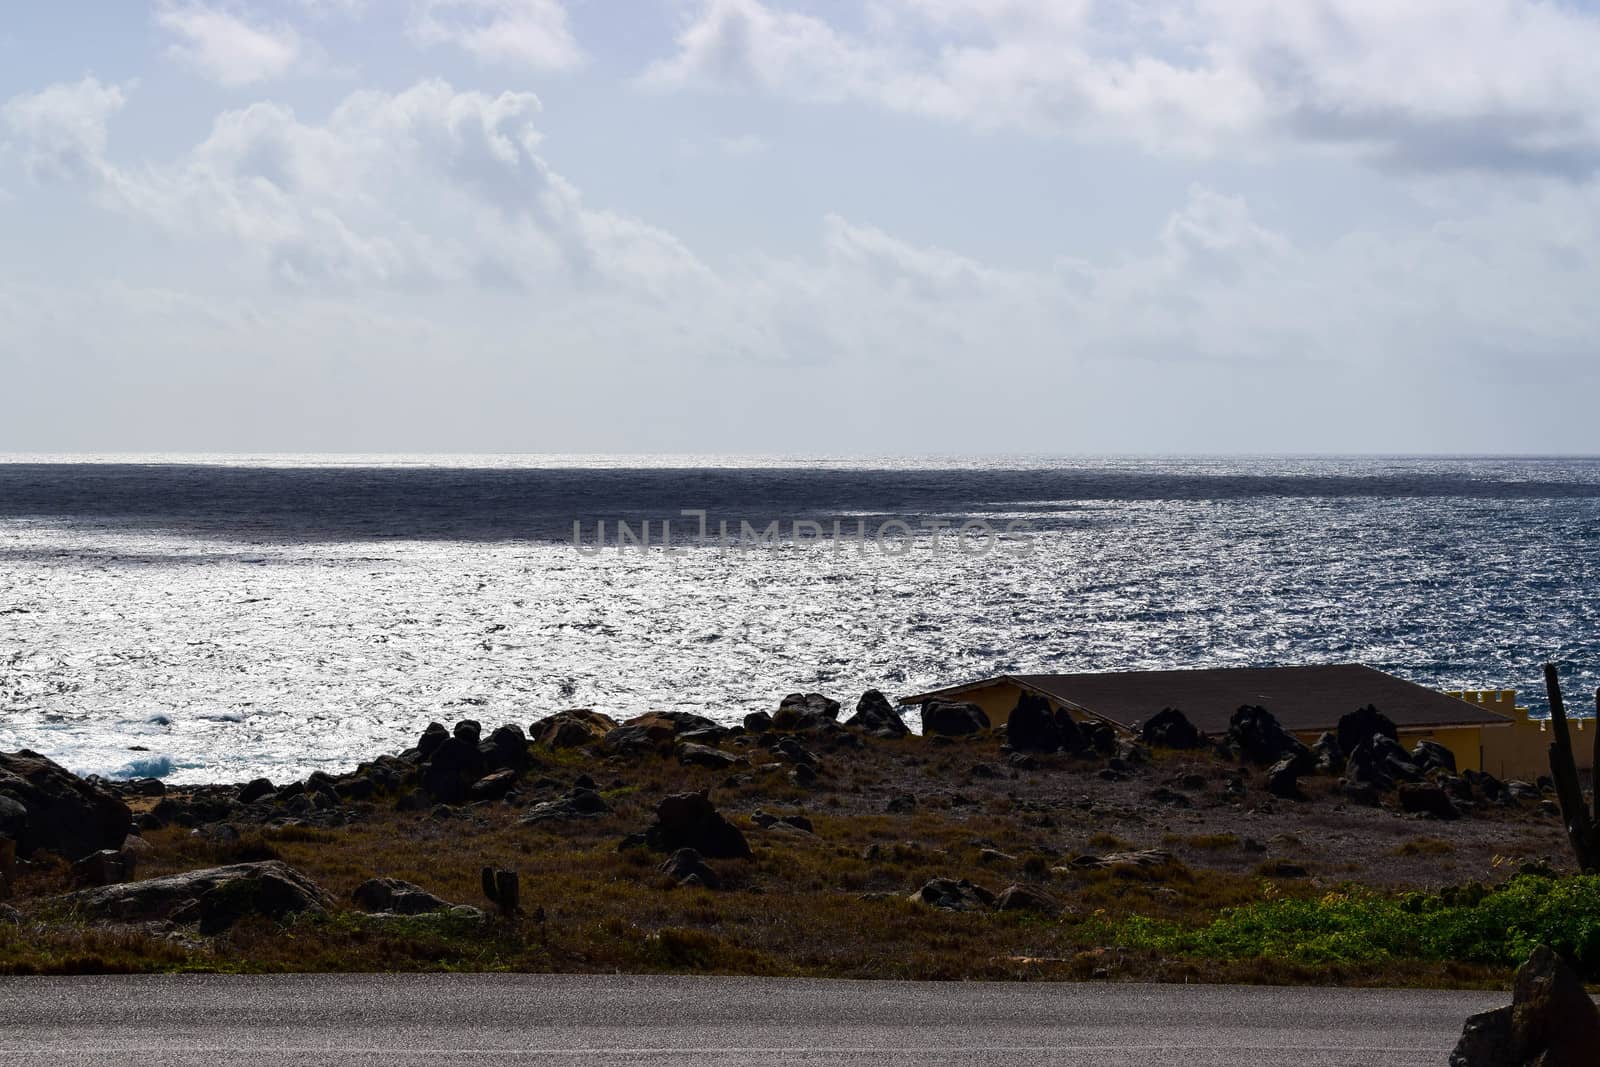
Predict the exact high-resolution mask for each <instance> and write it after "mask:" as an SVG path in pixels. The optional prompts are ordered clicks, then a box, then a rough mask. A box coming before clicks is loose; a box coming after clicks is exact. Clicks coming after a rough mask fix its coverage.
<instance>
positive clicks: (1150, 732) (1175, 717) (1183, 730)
mask: <svg viewBox="0 0 1600 1067" xmlns="http://www.w3.org/2000/svg"><path fill="white" fill-rule="evenodd" d="M1139 740H1141V741H1143V742H1144V743H1145V744H1147V745H1149V746H1150V747H1151V748H1199V747H1200V746H1201V745H1204V744H1205V743H1206V739H1205V736H1204V735H1203V734H1201V733H1200V731H1199V730H1198V729H1196V728H1195V725H1194V723H1192V722H1190V721H1189V716H1187V715H1185V714H1184V713H1183V712H1182V711H1180V710H1178V709H1177V708H1162V709H1161V710H1160V711H1158V712H1156V713H1155V714H1154V715H1152V716H1150V717H1149V718H1148V719H1146V720H1145V721H1144V724H1143V725H1141V726H1140V727H1139Z"/></svg>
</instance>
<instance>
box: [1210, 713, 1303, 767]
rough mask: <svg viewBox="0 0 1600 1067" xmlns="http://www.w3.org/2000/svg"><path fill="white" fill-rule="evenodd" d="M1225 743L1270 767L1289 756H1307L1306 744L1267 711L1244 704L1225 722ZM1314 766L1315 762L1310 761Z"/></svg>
mask: <svg viewBox="0 0 1600 1067" xmlns="http://www.w3.org/2000/svg"><path fill="white" fill-rule="evenodd" d="M1226 740H1227V743H1228V744H1229V745H1231V746H1232V747H1234V748H1236V749H1238V750H1239V752H1240V754H1241V755H1243V756H1244V757H1245V758H1246V759H1248V760H1250V761H1251V762H1252V763H1259V764H1263V765H1265V764H1271V763H1277V762H1278V761H1279V760H1282V759H1285V758H1287V757H1291V756H1300V755H1306V756H1310V749H1308V748H1306V746H1305V743H1304V742H1302V741H1301V740H1300V739H1299V738H1297V737H1295V736H1294V735H1293V734H1291V733H1289V732H1288V731H1287V730H1285V729H1284V728H1283V726H1282V724H1280V723H1279V722H1278V719H1277V716H1275V715H1273V714H1272V712H1270V711H1268V710H1267V709H1266V708H1263V707H1258V706H1253V705H1249V704H1246V705H1244V706H1242V707H1240V708H1239V710H1237V711H1235V712H1234V713H1233V715H1232V716H1231V717H1230V718H1229V719H1228V734H1227V739H1226ZM1312 762H1313V764H1314V763H1315V762H1316V761H1315V759H1314V758H1313V760H1312Z"/></svg>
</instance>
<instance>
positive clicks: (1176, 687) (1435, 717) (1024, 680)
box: [900, 663, 1594, 779]
mask: <svg viewBox="0 0 1600 1067" xmlns="http://www.w3.org/2000/svg"><path fill="white" fill-rule="evenodd" d="M1023 693H1032V694H1034V695H1037V696H1041V697H1044V698H1045V699H1046V700H1048V701H1049V702H1050V705H1051V707H1053V708H1055V709H1057V710H1065V711H1067V712H1068V713H1069V714H1070V715H1072V717H1073V718H1074V719H1078V720H1080V721H1082V720H1100V721H1103V722H1107V723H1110V724H1111V725H1112V726H1114V727H1116V728H1117V729H1118V730H1120V731H1123V732H1132V731H1133V730H1135V729H1137V728H1138V725H1139V724H1140V723H1141V722H1143V721H1144V720H1146V719H1148V718H1150V716H1152V715H1154V714H1156V713H1157V712H1159V711H1161V710H1162V709H1163V708H1177V709H1179V710H1181V711H1182V712H1183V713H1184V714H1185V715H1186V716H1188V718H1189V720H1190V721H1191V722H1193V723H1194V724H1195V726H1196V727H1198V728H1199V729H1200V730H1202V731H1204V732H1205V733H1208V734H1221V733H1224V732H1226V731H1227V729H1228V719H1229V717H1230V716H1232V715H1233V713H1234V712H1235V711H1236V710H1238V708H1239V707H1240V706H1242V705H1246V704H1252V705H1260V706H1261V707H1264V708H1266V709H1267V710H1268V711H1270V712H1272V714H1273V715H1275V716H1276V717H1277V719H1278V721H1279V722H1281V723H1282V724H1283V726H1284V729H1286V730H1288V731H1290V732H1291V733H1293V734H1295V736H1297V737H1299V738H1300V739H1301V740H1303V741H1305V742H1306V743H1308V744H1309V743H1311V742H1313V741H1315V740H1316V739H1317V737H1318V736H1320V735H1321V734H1322V733H1323V732H1324V731H1327V730H1333V729H1335V728H1337V726H1338V723H1339V718H1340V717H1341V716H1343V715H1345V714H1347V713H1349V712H1352V711H1355V710H1356V709H1357V708H1361V707H1365V706H1366V705H1368V704H1371V705H1373V706H1374V707H1376V708H1377V709H1378V710H1379V711H1381V712H1383V714H1385V715H1387V716H1388V717H1389V719H1390V720H1391V721H1392V722H1393V723H1394V724H1395V729H1396V730H1397V731H1398V733H1399V735H1400V742H1401V743H1402V744H1404V745H1405V746H1406V747H1407V748H1410V747H1411V746H1412V745H1414V744H1416V742H1418V741H1421V740H1424V739H1426V740H1431V741H1437V742H1439V743H1440V744H1442V745H1444V746H1445V747H1446V748H1448V749H1449V750H1450V751H1451V752H1453V753H1455V757H1456V767H1457V769H1459V770H1468V769H1471V770H1487V771H1489V772H1490V773H1491V774H1494V775H1496V776H1497V777H1502V778H1526V779H1532V778H1534V777H1537V776H1538V775H1540V774H1545V773H1548V769H1549V763H1548V759H1547V755H1546V753H1547V749H1548V746H1549V743H1550V735H1549V733H1548V732H1546V730H1545V724H1544V721H1543V720H1538V719H1532V718H1530V717H1529V715H1528V709H1527V708H1519V707H1517V704H1516V693H1515V692H1514V691H1512V690H1475V691H1468V692H1460V693H1440V692H1437V691H1435V690H1432V689H1428V688H1425V687H1424V686H1420V685H1417V684H1415V683H1413V682H1408V681H1406V680H1405V679H1403V678H1396V677H1395V676H1394V675H1392V674H1385V673H1384V672H1383V671H1379V670H1374V669H1373V668H1371V667H1367V666H1364V665H1362V664H1356V663H1345V664H1334V665H1330V666H1317V667H1230V668H1222V669H1215V670H1176V671H1116V672H1110V673H1100V674H1006V675H1000V676H997V677H994V678H985V679H983V680H981V681H976V682H969V683H967V684H965V685H956V686H950V687H949V688H945V689H937V690H934V691H932V692H928V693H918V694H916V695H914V696H908V697H902V698H901V699H900V703H901V704H905V705H911V704H922V703H925V702H926V701H929V700H961V701H968V702H971V703H974V704H977V705H978V706H979V707H981V708H983V710H984V712H985V713H987V714H988V716H989V721H990V722H992V723H994V724H995V725H997V726H998V725H999V724H1000V723H1002V722H1005V721H1006V719H1007V717H1009V716H1010V714H1011V709H1012V708H1014V707H1016V704H1017V699H1018V698H1019V697H1020V696H1022V694H1023ZM1591 723H1592V720H1591ZM1577 725H1578V727H1579V731H1578V733H1577V734H1575V736H1574V739H1573V740H1574V748H1576V749H1577V750H1578V754H1579V765H1580V768H1583V769H1587V768H1588V767H1589V766H1590V765H1591V762H1592V760H1591V750H1592V746H1591V744H1588V743H1580V741H1588V740H1590V739H1591V738H1590V735H1588V734H1587V733H1586V732H1585V731H1584V730H1583V724H1582V721H1581V720H1580V721H1579V722H1578V723H1577ZM1593 728H1594V727H1593V725H1591V726H1590V729H1593Z"/></svg>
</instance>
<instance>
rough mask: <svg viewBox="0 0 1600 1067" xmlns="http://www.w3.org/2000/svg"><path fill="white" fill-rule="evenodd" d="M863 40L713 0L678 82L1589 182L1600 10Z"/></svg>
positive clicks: (1366, 6)
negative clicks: (1334, 150)
mask: <svg viewBox="0 0 1600 1067" xmlns="http://www.w3.org/2000/svg"><path fill="white" fill-rule="evenodd" d="M869 10H870V13H871V14H870V17H869V18H867V19H866V20H865V21H864V23H863V25H862V26H861V27H859V28H844V27H841V26H837V25H834V24H832V23H830V22H829V21H827V20H825V19H824V18H822V17H819V16H818V15H814V14H810V13H807V12H803V11H799V10H793V9H790V8H788V7H784V6H781V5H780V4H779V3H776V2H767V0H705V2H704V3H703V5H702V6H701V8H700V9H699V11H698V13H697V14H696V15H695V16H694V17H693V18H691V19H690V20H689V21H688V22H687V23H686V24H685V25H684V27H683V28H682V30H681V32H680V33H679V35H678V38H677V41H676V47H675V50H674V52H673V54H671V55H670V56H668V57H667V58H665V59H663V60H661V61H659V62H657V63H655V64H653V65H652V66H650V67H649V68H648V69H647V70H646V72H645V74H644V75H643V81H644V82H645V83H646V84H649V85H653V86H657V87H661V88H683V87H688V86H720V87H735V88H746V89H757V90H761V91H765V92H771V93H777V94H782V95H786V96H793V97H799V98H802V99H809V100H816V101H844V100H861V101H867V102H870V103H873V104H876V105H878V106H881V107H883V108H886V109H889V110H892V111H897V112H904V113H909V114H917V115H923V116H928V117H932V118H938V119H945V120H950V121H955V122H960V123H963V124H967V125H970V126H974V127H979V128H995V127H1019V128H1022V129H1026V130H1030V131H1034V132H1039V133H1047V134H1060V133H1069V134H1075V135H1082V136H1089V137H1101V138H1114V139H1131V140H1133V141H1135V142H1137V143H1139V144H1141V145H1143V146H1145V147H1147V148H1149V149H1151V150H1155V151H1160V152H1177V153H1202V154H1203V153H1212V152H1219V151H1224V150H1250V149H1253V148H1257V147H1260V146H1263V145H1268V144H1272V143H1277V142H1283V141H1288V142H1292V143H1301V144H1307V145H1313V146H1332V147H1338V148H1342V149H1346V150H1352V151H1355V152H1357V153H1359V154H1362V155H1364V156H1366V157H1368V158H1370V159H1372V160H1374V161H1375V162H1377V163H1379V164H1381V165H1385V166H1390V167H1397V168H1414V169H1427V170H1441V169H1443V170H1455V169H1479V170H1515V171H1538V172H1551V173H1561V174H1568V173H1591V172H1593V171H1594V170H1595V169H1596V167H1597V166H1600V64H1596V63H1594V62H1593V56H1594V55H1595V54H1597V53H1600V13H1596V12H1594V11H1590V10H1585V9H1583V8H1579V7H1572V6H1568V5H1564V4H1555V3H1546V2H1539V0H1483V2H1480V3H1474V4H1469V5H1462V4H1459V3H1456V2H1454V0H1415V2H1411V3H1404V4H1394V3H1391V2H1389V0H1329V2H1325V3H1318V4H1301V5H1287V6H1286V5H1283V4H1279V3H1272V2H1270V0H1153V2H1150V3H1145V4H1139V5H1126V4H1118V3H1111V2H1109V0H1075V2H1073V3H1066V4H1024V3H1011V2H1006V3H979V2H976V0H878V2H877V3H876V4H874V5H873V6H872V7H871V8H870V9H869Z"/></svg>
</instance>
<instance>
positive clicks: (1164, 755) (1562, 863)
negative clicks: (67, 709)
mask: <svg viewBox="0 0 1600 1067" xmlns="http://www.w3.org/2000/svg"><path fill="white" fill-rule="evenodd" d="M923 722H924V731H925V732H924V734H922V735H915V734H912V733H911V732H910V731H909V730H908V729H907V728H906V726H905V724H904V722H903V721H902V720H901V718H900V716H899V714H898V713H897V712H896V710H895V708H894V707H893V705H891V704H890V702H889V701H888V700H887V699H886V698H885V697H884V696H883V694H881V693H879V692H877V691H875V690H874V691H869V692H867V693H865V694H863V695H862V696H861V697H860V699H859V700H858V701H857V702H856V704H855V707H854V710H853V713H848V714H847V713H846V712H845V709H843V708H842V707H841V705H840V704H839V703H838V702H837V701H835V700H832V699H830V698H828V697H826V696H824V695H822V694H817V693H809V694H792V695H790V696H789V697H786V698H784V699H783V700H782V701H780V702H779V703H778V706H777V707H776V708H775V709H774V710H773V711H772V712H770V713H768V712H757V713H754V714H752V715H750V716H748V717H747V718H746V720H745V722H744V723H743V724H742V725H740V726H734V727H726V726H721V725H718V724H716V723H714V722H712V721H711V720H709V719H706V718H703V717H700V716H696V715H691V714H686V713H667V712H663V713H653V714H648V715H643V716H639V717H636V718H634V719H630V720H627V721H625V722H618V721H615V720H613V719H611V718H610V717H608V716H606V715H604V714H602V713H600V712H597V711H593V710H588V709H576V710H572V711H565V712H560V713H558V714H555V715H551V716H548V717H545V718H542V719H539V720H537V721H535V722H532V723H530V724H529V725H528V726H527V727H526V728H524V727H523V726H521V725H519V724H505V725H501V726H499V727H497V728H494V729H492V730H488V729H485V727H484V726H483V724H480V723H478V722H475V721H472V720H463V721H461V722H458V723H455V724H454V725H453V726H446V725H444V724H442V723H430V724H428V726H427V727H426V728H425V729H424V730H423V731H422V732H421V733H420V735H419V736H418V738H417V741H416V743H415V744H414V745H412V746H411V747H409V748H407V749H406V750H404V751H402V752H399V753H393V754H384V755H380V756H377V757H376V758H374V759H372V760H370V761H368V762H364V763H362V764H361V765H360V766H358V767H357V768H355V769H354V770H352V771H351V772H349V773H347V774H341V775H329V774H323V773H317V774H312V775H311V776H309V777H308V778H306V779H304V780H302V781H295V782H287V783H274V782H271V781H267V780H265V779H260V780H256V781H252V782H246V783H234V784H225V785H223V784H219V785H211V786H198V787H182V788H178V787H171V788H169V787H167V786H166V785H164V784H163V783H161V782H160V781H158V780H154V779H147V780H136V781H128V782H108V781H103V780H99V779H87V780H85V779H79V778H77V777H75V776H73V775H71V774H70V773H68V772H67V771H65V770H63V769H62V768H60V767H58V766H56V765H55V764H53V763H51V762H50V761H49V760H48V759H46V758H45V757H43V756H40V755H38V754H35V753H29V752H21V753H13V754H3V753H0V861H3V863H0V892H3V893H6V894H7V895H8V896H9V897H10V899H9V901H8V902H6V903H5V904H4V905H3V909H4V910H3V911H0V971H3V970H11V971H29V970H33V971H38V970H52V969H54V970H60V969H67V968H69V967H71V966H77V967H79V968H80V969H82V968H87V969H95V968H104V969H170V968H173V967H207V968H213V967H215V968H240V969H302V968H310V969H341V968H349V969H364V968H367V967H370V966H377V965H378V964H379V963H380V961H381V962H383V963H384V965H386V966H398V967H401V968H409V967H417V966H421V967H427V966H440V965H449V966H465V967H469V968H470V967H473V966H481V967H487V968H495V967H503V966H523V967H534V968H538V969H556V970H564V969H573V970H584V969H595V968H610V967H628V968H637V969H690V970H722V971H744V972H748V973H815V974H841V975H863V976H864V975H899V976H918V977H989V976H992V977H1019V976H1020V977H1035V976H1038V977H1096V976H1100V977H1113V976H1130V977H1168V978H1173V977H1178V976H1182V977H1185V978H1187V977H1190V976H1191V975H1192V976H1197V977H1214V978H1228V979H1232V980H1270V981H1283V980H1289V981H1296V980H1334V981H1358V982H1359V981H1368V980H1374V981H1375V980H1380V979H1385V978H1386V979H1388V980H1391V981H1392V980H1395V977H1396V975H1399V976H1400V977H1401V978H1402V979H1406V980H1417V981H1427V982H1429V983H1438V982H1443V983H1445V984H1481V983H1493V982H1498V981H1503V980H1504V978H1505V976H1506V975H1507V974H1508V973H1509V966H1508V963H1507V961H1504V960H1490V959H1484V960H1472V959H1468V960H1441V959H1427V958H1419V959H1417V960H1412V961H1404V960H1402V961H1398V962H1397V961H1394V960H1386V961H1382V963H1381V965H1380V963H1379V961H1378V960H1373V961H1362V960H1359V959H1356V960H1339V959H1334V960H1328V961H1322V962H1318V961H1317V960H1316V959H1315V958H1314V957H1313V956H1308V955H1306V954H1305V953H1303V952H1295V951H1291V952H1288V953H1287V954H1286V955H1284V956H1283V957H1282V958H1277V959H1255V960H1251V959H1247V958H1242V959H1231V960H1230V959H1216V958H1209V959H1208V958H1206V957H1204V956H1202V955H1197V954H1195V953H1193V952H1185V953H1182V954H1175V953H1174V952H1171V951H1163V950H1159V949H1157V950H1151V949H1149V948H1147V947H1143V942H1141V940H1140V937H1141V936H1142V935H1140V934H1139V930H1140V929H1141V928H1140V927H1138V926H1137V924H1138V923H1139V922H1141V921H1148V920H1152V919H1154V920H1159V921H1160V922H1163V923H1167V924H1169V925H1171V926H1172V928H1173V929H1178V928H1180V927H1182V926H1184V924H1188V925H1189V926H1196V925H1197V924H1200V923H1202V922H1204V921H1207V920H1214V919H1215V918H1216V917H1217V916H1219V915H1222V914H1224V912H1225V909H1229V908H1238V907H1241V906H1242V907H1253V906H1257V905H1259V904H1262V903H1264V902H1265V903H1270V902H1272V901H1274V900H1282V899H1303V900H1316V899H1319V898H1322V899H1326V898H1327V896H1328V895H1330V894H1332V893H1344V892H1347V891H1348V890H1349V888H1350V887H1351V886H1352V885H1355V886H1361V887H1365V888H1366V889H1369V890H1371V891H1373V892H1375V893H1379V894H1400V893H1407V892H1410V893H1417V892H1426V893H1444V892H1446V891H1450V892H1454V889H1452V887H1453V886H1458V885H1474V886H1478V887H1479V890H1481V891H1482V892H1486V893H1488V892H1493V891H1495V890H1494V887H1495V886H1496V885H1497V884H1498V883H1504V882H1505V881H1506V878H1507V877H1508V876H1511V875H1513V874H1515V873H1517V872H1522V873H1523V874H1524V875H1529V876H1537V877H1543V878H1550V879H1558V878H1559V877H1560V876H1562V874H1563V872H1564V871H1566V870H1568V869H1569V868H1570V864H1569V863H1568V862H1567V861H1566V858H1565V855H1564V851H1563V849H1562V847H1561V835H1562V829H1561V826H1560V820H1559V818H1558V817H1557V816H1556V815H1555V813H1554V805H1553V804H1552V803H1551V801H1550V799H1549V796H1548V794H1549V784H1548V783H1547V782H1542V781H1541V782H1535V783H1525V782H1500V781H1497V780H1495V779H1493V778H1492V777H1491V776H1488V775H1483V774H1477V773H1475V772H1470V771H1469V772H1466V773H1464V774H1459V775H1458V774H1456V773H1455V769H1454V766H1453V760H1452V758H1451V756H1450V753H1449V751H1448V750H1446V749H1443V748H1442V747H1440V746H1437V745H1433V744H1431V743H1429V742H1422V743H1420V744H1418V745H1417V746H1416V747H1414V748H1413V749H1411V750H1409V751H1408V750H1406V749H1405V748H1403V747H1402V746H1400V745H1399V744H1398V742H1397V741H1396V739H1395V731H1394V727H1393V725H1392V724H1390V723H1389V722H1388V720H1387V719H1385V718H1384V717H1383V716H1382V714H1381V712H1380V711H1378V710H1377V709H1374V708H1363V709H1355V710H1353V711H1352V713H1351V714H1350V715H1347V716H1346V717H1345V720H1344V721H1343V722H1341V724H1340V728H1339V730H1338V731H1336V732H1330V733H1329V734H1327V735H1325V736H1324V737H1323V738H1321V739H1320V740H1319V741H1318V742H1317V743H1316V744H1315V745H1312V746H1307V745H1304V744H1302V743H1301V742H1300V741H1298V740H1296V739H1295V738H1294V737H1293V736H1292V735H1290V734H1288V733H1287V732H1286V731H1284V730H1283V729H1282V728H1281V726H1280V725H1279V724H1278V722H1277V720H1276V719H1275V718H1274V717H1273V716H1272V714H1271V712H1270V711H1269V710H1268V709H1264V708H1248V707H1247V708H1241V709H1239V711H1238V712H1237V713H1236V714H1235V715H1234V717H1233V720H1232V723H1231V726H1230V729H1229V730H1228V732H1227V733H1226V734H1225V735H1223V736H1219V737H1204V736H1202V735H1200V734H1199V732H1198V731H1196V730H1195V729H1194V727H1193V726H1192V724H1190V723H1189V722H1188V720H1187V718H1186V717H1184V716H1183V714H1182V713H1181V711H1178V710H1176V709H1169V710H1168V711H1165V712H1163V713H1162V714H1160V715H1157V716H1154V717H1152V718H1151V719H1150V720H1149V721H1148V722H1147V723H1145V724H1144V725H1143V727H1142V729H1141V730H1140V732H1139V734H1138V735H1137V736H1132V737H1127V736H1118V735H1117V734H1115V733H1114V732H1113V731H1112V730H1111V729H1110V728H1109V727H1105V726H1103V725H1098V724H1096V725H1087V724H1083V723H1077V722H1073V721H1072V720H1071V719H1069V718H1066V717H1064V716H1061V715H1058V714H1054V713H1052V712H1051V711H1050V709H1049V707H1048V705H1045V704H1044V703H1043V702H1042V701H1033V700H1031V699H1029V698H1024V700H1023V701H1022V702H1021V703H1019V705H1018V707H1017V708H1016V709H1015V710H1014V712H1013V713H1012V715H1011V717H1010V721H1009V723H1008V724H1007V725H1005V726H1002V727H999V728H991V727H990V724H989V722H988V719H987V716H985V715H984V713H983V711H982V710H981V709H980V708H978V707H977V706H975V705H971V704H961V703H934V704H930V705H928V706H927V707H925V709H924V714H923ZM1441 899H1443V898H1441ZM1451 899H1454V898H1451ZM419 924H422V925H421V926H419ZM808 927H809V928H810V930H811V931H812V933H814V935H815V936H814V937H808V936H806V935H805V934H804V933H803V931H805V930H806V929H807V928H808ZM7 930H10V931H12V932H11V933H9V934H8V933H7ZM18 931H25V932H26V936H25V937H18V936H16V934H17V932H18ZM308 939H310V940H311V941H318V942H322V943H323V948H322V949H321V950H319V952H318V953H317V954H315V955H314V956H313V957H311V958H305V957H304V956H303V954H302V955H300V956H296V955H293V954H291V953H289V942H291V941H298V943H299V946H300V947H301V948H304V946H305V944H306V943H307V940H308ZM23 942H28V943H27V944H24V943H23ZM391 942H392V943H391ZM30 945H31V946H32V947H30ZM52 945H54V946H55V947H54V948H52V947H51V946H52ZM930 945H932V946H933V947H931V948H930V947H929V946H930ZM74 946H75V947H74ZM107 946H111V947H110V948H108V947H107ZM407 946H409V947H407ZM419 946H425V947H419ZM74 951H76V952H78V955H77V956H76V957H74V956H73V952H74ZM74 960H75V962H74Z"/></svg>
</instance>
